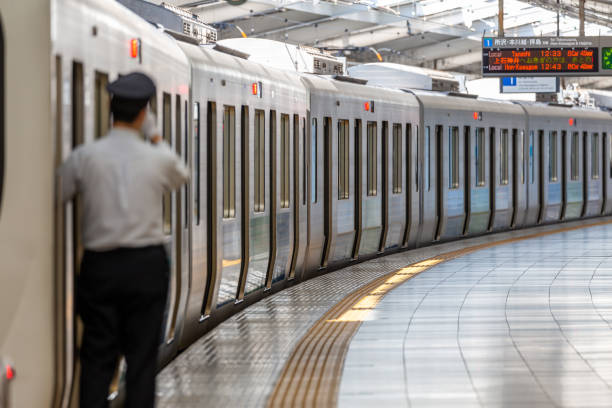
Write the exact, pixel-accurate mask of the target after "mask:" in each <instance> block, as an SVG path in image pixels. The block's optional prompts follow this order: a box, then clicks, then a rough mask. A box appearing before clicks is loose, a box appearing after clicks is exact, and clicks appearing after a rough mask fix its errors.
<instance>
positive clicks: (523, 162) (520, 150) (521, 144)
mask: <svg viewBox="0 0 612 408" xmlns="http://www.w3.org/2000/svg"><path fill="white" fill-rule="evenodd" d="M517 152H518V153H519V157H520V158H521V163H520V167H521V184H525V170H526V169H525V167H526V166H527V161H526V160H525V131H524V130H522V129H521V131H520V138H519V147H518V150H517ZM517 162H518V160H517Z"/></svg>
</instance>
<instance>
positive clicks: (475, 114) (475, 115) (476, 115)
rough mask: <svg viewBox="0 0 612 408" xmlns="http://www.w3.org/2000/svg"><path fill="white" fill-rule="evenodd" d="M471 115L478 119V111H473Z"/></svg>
mask: <svg viewBox="0 0 612 408" xmlns="http://www.w3.org/2000/svg"><path fill="white" fill-rule="evenodd" d="M472 116H473V117H474V120H478V112H474V114H473V115H472Z"/></svg>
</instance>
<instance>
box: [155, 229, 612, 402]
mask: <svg viewBox="0 0 612 408" xmlns="http://www.w3.org/2000/svg"><path fill="white" fill-rule="evenodd" d="M611 222H612V219H611V218H604V219H602V218H600V219H597V220H588V221H579V222H575V223H566V224H562V225H554V226H544V227H538V228H531V229H525V230H520V231H512V232H507V233H501V234H496V235H491V236H483V237H478V238H473V239H469V240H462V241H456V242H451V243H445V244H440V245H436V246H432V247H427V248H421V249H418V250H412V251H406V252H402V253H397V254H394V255H390V256H386V257H382V258H378V259H375V260H372V261H369V262H364V263H361V264H357V265H353V266H351V267H348V268H345V269H342V270H339V271H336V272H333V273H330V274H327V275H324V276H321V277H318V278H315V279H312V280H310V281H308V282H305V283H303V284H300V285H297V286H295V287H292V288H289V289H287V290H285V291H282V292H279V293H277V294H275V295H273V296H270V297H268V298H266V299H264V300H262V301H261V302H259V303H257V304H254V305H252V306H250V307H249V308H247V309H245V310H244V311H242V312H240V313H238V314H237V315H235V316H233V317H232V318H230V319H228V320H227V321H225V322H224V323H222V324H221V325H219V326H218V327H217V328H215V329H214V330H212V331H211V332H210V333H208V334H207V335H205V336H204V337H203V338H201V339H200V340H198V341H197V342H196V343H195V344H194V345H192V346H191V347H190V348H189V349H187V350H186V351H184V352H183V353H182V354H180V355H179V356H178V357H177V358H176V359H175V360H174V361H173V362H172V363H171V364H170V365H168V366H167V367H166V368H165V369H164V370H163V371H162V372H161V373H160V374H159V376H158V406H159V407H203V406H211V407H213V406H236V407H264V406H317V407H319V406H330V407H331V406H340V407H354V406H372V405H374V404H375V405H377V406H394V407H395V406H398V407H444V406H449V407H450V406H452V407H514V406H516V407H519V406H521V407H525V406H529V407H535V406H542V407H549V406H550V407H555V406H557V407H560V406H563V407H599V406H601V407H603V406H606V407H609V406H612V324H611V323H612V240H611V239H610V238H612V224H611Z"/></svg>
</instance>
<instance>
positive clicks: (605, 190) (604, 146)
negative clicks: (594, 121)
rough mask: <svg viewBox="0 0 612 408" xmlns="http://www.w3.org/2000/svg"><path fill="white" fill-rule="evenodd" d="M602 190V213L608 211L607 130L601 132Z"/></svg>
mask: <svg viewBox="0 0 612 408" xmlns="http://www.w3.org/2000/svg"><path fill="white" fill-rule="evenodd" d="M601 143H602V149H601V177H600V178H601V190H602V203H601V210H600V212H601V214H605V213H606V205H607V203H608V177H607V175H606V169H607V168H608V165H609V163H608V156H607V152H608V143H609V141H608V135H607V133H606V132H603V133H602V134H601Z"/></svg>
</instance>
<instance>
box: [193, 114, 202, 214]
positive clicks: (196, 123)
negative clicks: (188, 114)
mask: <svg viewBox="0 0 612 408" xmlns="http://www.w3.org/2000/svg"><path fill="white" fill-rule="evenodd" d="M193 139H194V142H195V152H194V153H195V166H194V167H195V169H194V170H195V190H196V191H195V200H194V201H195V202H194V203H193V215H194V216H195V223H196V225H200V185H201V184H200V183H201V181H200V177H201V171H202V169H201V167H200V165H201V162H200V149H201V147H200V102H194V104H193Z"/></svg>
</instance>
